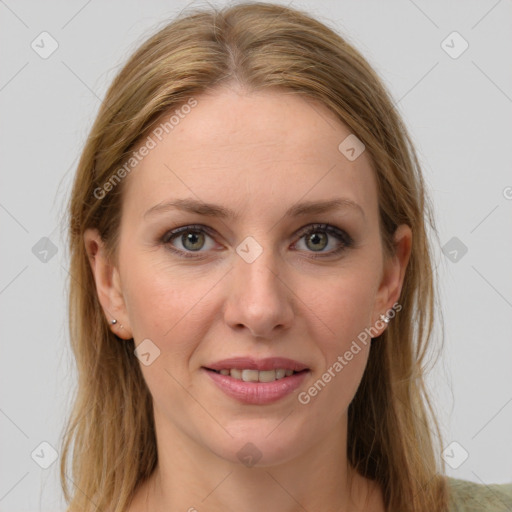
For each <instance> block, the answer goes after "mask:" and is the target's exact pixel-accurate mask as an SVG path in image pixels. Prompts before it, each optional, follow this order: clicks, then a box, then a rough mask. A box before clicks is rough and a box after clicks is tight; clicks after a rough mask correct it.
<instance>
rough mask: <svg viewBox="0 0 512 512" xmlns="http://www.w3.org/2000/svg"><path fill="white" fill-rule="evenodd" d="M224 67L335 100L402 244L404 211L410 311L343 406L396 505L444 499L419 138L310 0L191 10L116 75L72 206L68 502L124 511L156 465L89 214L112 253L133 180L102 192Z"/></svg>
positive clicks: (358, 450)
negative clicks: (99, 285)
mask: <svg viewBox="0 0 512 512" xmlns="http://www.w3.org/2000/svg"><path fill="white" fill-rule="evenodd" d="M230 81H236V82H238V83H239V84H241V85H243V86H244V88H245V89H247V90H249V91H250V90H255V91H256V90H263V89H266V88H270V87H279V88H281V89H282V90H286V91H287V92H292V91H293V92H295V93H296V94H301V95H304V96H306V97H309V98H314V99H316V100H318V101H320V102H322V103H323V104H324V105H325V106H327V107H328V108H329V109H330V110H331V111H332V112H334V113H335V115H336V116H337V117H338V118H339V120H340V121H341V122H343V123H345V125H347V126H348V127H349V128H350V130H351V132H352V133H354V134H356V135H357V137H358V138H359V139H360V140H361V141H362V142H363V143H364V144H365V146H366V150H367V151H369V153H370V155H371V157H372V161H373V164H374V168H375V174H376V178H377V182H378V194H379V211H380V225H381V236H382V240H383V242H384V246H385V248H386V250H387V251H389V252H392V251H393V244H392V236H393V233H394V230H395V228H396V227H397V226H398V225H400V224H407V225H409V226H410V227H411V229H412V232H413V241H412V243H413V246H412V253H411V257H410V260H409V264H408V266H407V270H406V274H405V278H404V283H403V288H402V292H401V296H400V304H401V306H402V309H401V311H400V313H399V314H398V315H396V316H395V318H394V319H393V321H392V322H391V323H390V324H389V326H388V328H387V329H386V330H385V331H384V333H383V334H382V335H381V336H380V337H379V339H378V340H376V342H374V343H373V344H372V347H371V350H370V355H369V360H368V364H367V368H366V370H365V373H364V376H363V378H362V381H361V384H360V386H359V389H358V391H357V393H356V395H355V397H354V399H353V401H352V402H351V404H350V406H349V411H348V414H349V421H348V453H347V455H348V458H349V462H350V463H351V464H352V466H353V467H354V468H355V469H356V470H357V471H358V472H359V473H361V474H362V475H363V476H365V477H367V478H370V479H372V480H375V481H376V482H378V483H379V484H380V486H381V488H382V490H383V493H384V499H385V503H386V509H387V510H388V511H393V512H400V511H405V510H407V511H408V512H432V511H433V510H436V511H443V510H446V509H447V503H448V501H447V500H448V496H449V495H448V487H447V485H446V479H445V478H444V476H443V475H444V473H445V467H444V463H443V461H442V459H441V457H440V456H439V454H440V452H441V435H440V429H439V425H438V422H437V420H436V417H435V413H434V411H433V408H432V405H431V402H430V400H429V397H428V394H427V390H426V387H425V383H424V374H425V367H424V362H425V358H426V355H427V349H428V348H429V347H430V345H431V340H432V339H433V336H432V333H433V327H434V325H435V324H434V316H435V315H437V313H438V311H436V309H437V308H436V303H437V298H436V297H437V293H435V291H436V290H435V288H436V285H435V281H434V268H433V254H432V252H431V246H430V242H429V239H428V233H427V229H428V228H429V227H430V229H431V231H432V233H433V234H437V231H436V228H435V224H434V218H433V214H432V207H431V205H430V201H429V199H428V195H427V191H426V189H425V186H424V181H423V177H422V173H421V169H420V165H419V162H418V158H417V156H416V153H415V150H414V147H413V144H412V141H411V139H410V137H409V135H408V133H407V130H406V128H405V126H404V124H403V123H402V121H401V119H400V115H399V114H398V112H397V110H396V108H395V105H394V102H393V100H392V99H391V97H390V95H389V93H388V92H387V91H386V89H385V88H384V86H383V85H382V83H381V81H380V79H379V78H378V76H377V74H376V73H375V72H374V71H373V69H372V68H371V67H370V65H369V64H368V63H367V61H366V60H365V59H364V58H363V57H362V55H361V54H360V53H359V52H358V51H357V50H356V49H355V48H354V47H353V46H351V45H350V44H349V43H348V42H347V41H345V40H344V39H343V38H342V37H340V36H339V35H338V34H336V33H335V32H334V31H333V30H331V29H330V28H328V27H327V26H326V25H324V24H322V23H320V22H319V21H316V20H314V19H312V18H311V17H310V16H308V15H307V14H306V13H304V12H302V11H299V10H296V9H291V8H287V7H283V6H278V5H273V4H267V3H249V4H238V5H234V6H230V7H226V8H224V9H222V10H217V9H210V10H194V11H193V12H188V13H184V14H182V15H180V16H179V17H178V18H177V19H176V20H174V21H172V22H171V23H170V24H168V25H166V26H165V27H164V28H163V29H161V30H159V31H158V33H156V34H155V35H154V36H152V37H151V38H150V39H148V40H147V41H146V42H145V43H144V44H143V45H142V46H141V47H140V48H139V49H138V50H137V51H136V52H135V53H134V54H133V55H132V56H131V58H130V59H129V60H128V62H127V64H126V65H125V66H124V67H123V68H122V70H121V71H120V72H119V74H118V76H117V77H116V78H115V80H114V82H113V83H112V85H111V87H110V89H109V90H108V92H107V94H106V97H105V99H104V101H103V103H102V105H101V108H100V110H99V113H98V116H97V118H96V121H95V123H94V125H93V127H92V130H91V133H90V135H89V137H88V139H87V142H86V144H85V147H84V150H83V153H82V156H81V159H80V161H79V164H78V168H77V172H76V177H75V182H74V187H73V191H72V197H71V200H70V205H69V212H68V213H69V247H70V261H71V266H70V275H71V279H70V297H69V320H70V339H71V345H72V349H73V353H74V356H75V359H76V365H77V373H78V385H77V390H76V394H75V396H74V407H73V410H72V412H71V415H70V418H69V420H68V422H67V424H66V426H65V431H64V434H63V444H62V454H61V467H60V470H61V474H60V477H61V483H62V487H63V491H64V496H65V499H66V501H67V502H68V504H69V508H68V511H69V512H79V511H80V512H89V511H91V512H92V511H97V510H102V511H107V510H108V511H110V510H112V511H113V512H123V511H125V510H126V508H127V506H128V505H129V503H130V500H131V499H132V497H133V495H134V493H135V490H136V489H137V487H138V486H139V485H140V484H141V483H142V482H143V481H144V480H146V479H147V478H148V477H149V476H150V475H151V473H152V472H153V470H154V469H155V467H156V464H157V448H156V438H155V428H154V420H153V409H152V399H151V395H150V393H149V390H148V388H147V386H146V383H145V381H144V378H143V376H142V373H141V371H140V368H139V364H138V361H137V359H136V357H135V356H134V354H133V350H134V344H133V340H131V341H128V342H123V343H120V342H119V339H118V338H116V336H115V335H114V334H112V332H111V331H110V329H109V327H108V325H107V322H106V319H105V317H104V314H103V311H102V309H101V307H100V303H99V301H98V297H97V294H96V288H95V284H94V280H93V276H92V272H91V269H90V266H89V263H88V260H87V256H86V252H85V247H84V241H83V235H84V231H85V230H86V229H87V228H97V229H98V230H99V232H100V234H101V236H102V238H103V240H104V241H105V243H106V244H107V247H108V248H109V250H110V252H111V254H112V257H113V258H115V253H116V244H117V235H118V228H119V221H120V215H121V201H122V190H123V183H122V182H121V183H119V185H117V186H116V187H115V188H114V189H113V190H112V191H111V192H109V193H108V194H106V195H104V197H102V198H101V199H98V198H97V194H96V195H95V190H98V187H102V186H103V185H104V184H105V183H106V182H108V181H109V179H111V178H112V176H113V174H114V172H115V171H117V170H118V169H119V168H120V166H122V164H123V163H124V162H126V160H127V159H128V158H129V157H130V155H131V153H132V152H133V150H134V148H136V147H137V144H139V143H140V142H141V138H142V136H143V134H147V133H148V131H149V130H150V129H151V128H152V127H153V126H154V125H155V122H156V121H157V120H158V119H160V118H161V116H162V115H163V114H164V113H166V112H169V111H170V109H174V108H177V107H179V106H180V105H183V104H184V103H186V102H187V101H188V100H189V99H190V98H191V97H197V96H199V95H200V94H201V93H202V92H206V91H208V90H210V89H212V88H213V87H214V86H216V85H219V84H223V83H227V82H230ZM69 457H71V461H68V458H69Z"/></svg>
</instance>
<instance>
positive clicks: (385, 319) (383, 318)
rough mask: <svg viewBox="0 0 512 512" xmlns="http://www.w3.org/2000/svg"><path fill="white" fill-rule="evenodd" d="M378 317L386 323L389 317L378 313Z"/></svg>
mask: <svg viewBox="0 0 512 512" xmlns="http://www.w3.org/2000/svg"><path fill="white" fill-rule="evenodd" d="M380 319H381V320H382V321H383V322H386V323H387V324H389V318H388V317H387V316H386V315H380Z"/></svg>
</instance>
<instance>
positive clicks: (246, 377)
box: [219, 368, 294, 382]
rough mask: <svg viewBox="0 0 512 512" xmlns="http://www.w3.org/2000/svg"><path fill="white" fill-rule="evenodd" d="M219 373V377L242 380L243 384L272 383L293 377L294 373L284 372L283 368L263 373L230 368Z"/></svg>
mask: <svg viewBox="0 0 512 512" xmlns="http://www.w3.org/2000/svg"><path fill="white" fill-rule="evenodd" d="M219 373H220V374H221V375H231V377H233V378H234V379H238V380H243V381H244V382H274V381H275V380H279V379H283V378H284V377H289V376H290V375H293V373H294V371H293V370H285V369H284V368H280V369H277V370H264V371H258V370H238V369H237V368H231V370H228V369H222V370H220V372H219Z"/></svg>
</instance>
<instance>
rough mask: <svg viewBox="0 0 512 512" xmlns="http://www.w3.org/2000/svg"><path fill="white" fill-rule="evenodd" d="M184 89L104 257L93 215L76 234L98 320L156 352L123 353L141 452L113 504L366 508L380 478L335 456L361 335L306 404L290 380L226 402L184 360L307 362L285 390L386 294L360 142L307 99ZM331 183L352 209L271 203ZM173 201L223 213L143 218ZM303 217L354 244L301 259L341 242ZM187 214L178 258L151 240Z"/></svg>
mask: <svg viewBox="0 0 512 512" xmlns="http://www.w3.org/2000/svg"><path fill="white" fill-rule="evenodd" d="M197 100H198V105H197V106H196V107H195V108H194V109H192V111H191V112H190V113H189V114H188V115H187V116H185V118H184V119H182V120H180V122H179V124H178V125H177V126H176V127H175V128H174V129H173V130H172V131H171V132H170V133H169V134H168V135H166V136H165V138H164V139H163V140H162V142H160V143H159V144H158V145H157V146H156V147H155V148H154V149H152V150H151V151H150V152H149V154H148V155H147V156H146V157H145V158H144V159H143V160H142V162H140V163H139V164H138V165H137V167H136V168H135V169H134V170H133V171H132V173H131V174H130V175H129V176H128V177H127V178H126V181H125V183H124V184H123V186H125V188H124V191H123V193H124V197H123V212H122V221H121V227H120V230H121V231H120V239H119V246H118V258H117V261H116V262H115V263H113V262H109V261H108V259H107V258H106V256H105V250H104V245H103V242H102V240H101V238H100V237H99V235H98V233H97V232H96V231H95V230H88V231H87V233H86V234H85V240H84V241H85V246H86V249H87V252H88V255H89V259H90V263H91V267H92V270H93V272H94V276H95V281H96V286H97V292H98V297H99V300H100V302H101V304H102V306H103V308H104V311H105V315H106V317H107V319H108V320H109V321H110V320H111V319H112V318H116V319H117V320H118V323H117V324H116V325H113V326H112V327H111V328H112V330H113V331H114V332H115V333H116V334H117V335H118V336H119V337H121V338H123V339H130V338H132V337H133V338H134V340H135V344H136V345H139V344H140V343H141V342H142V340H144V339H147V338H149V339H150V340H151V341H152V342H153V343H154V344H155V345H156V346H158V348H159V350H160V356H159V357H157V358H156V359H155V360H154V361H153V362H152V364H150V365H149V366H145V365H143V364H141V370H142V372H143V375H144V378H145V380H146V382H147V385H148V387H149V389H150V391H151V394H152V397H153V402H154V409H155V424H156V434H157V443H158V460H159V464H158V467H157V469H156V471H155V472H154V474H153V475H152V477H151V478H150V479H149V480H148V481H147V482H146V483H145V484H143V485H142V486H141V487H139V489H138V491H137V493H136V495H135V498H134V501H133V502H132V505H131V508H130V511H131V512H135V511H143V510H152V511H163V510H183V511H185V510H194V509H197V510H199V511H200V510H209V511H221V510H223V511H226V510H245V511H247V512H252V511H254V512H256V511H261V510H276V511H280V512H282V511H285V512H286V511H288V512H291V511H296V510H304V509H305V510H326V511H345V512H348V511H356V510H371V511H384V504H383V499H382V492H381V489H380V488H379V487H378V486H377V485H376V484H374V483H373V482H371V481H370V480H367V479H366V478H363V477H362V476H360V475H358V474H357V473H355V472H354V471H352V470H351V468H350V466H349V464H348V462H347V455H346V450H347V442H346V439H347V438H346V434H347V409H348V406H349V404H350V402H351V401H352V399H353V397H354V395H355V393H356V391H357V388H358V386H359V383H360V380H361V378H362V375H363V372H364V369H365V366H366V363H367V359H368V354H369V350H370V343H367V344H366V345H363V344H361V351H360V352H359V353H358V354H357V355H356V356H354V358H353V359H352V360H351V361H350V362H349V364H347V365H346V366H345V367H344V368H343V370H342V371H341V372H339V373H337V374H336V377H335V378H333V379H332V380H331V382H329V383H328V384H327V385H326V386H325V388H324V389H323V390H322V391H321V392H320V393H318V395H317V396H316V397H314V398H312V399H311V401H310V403H309V404H307V405H302V404H300V403H299V402H298V400H297V393H298V392H294V393H292V394H290V395H288V396H287V397H285V398H284V399H281V400H279V401H278V402H276V403H273V404H268V405H247V404H241V403H240V402H238V401H236V400H235V399H233V398H230V397H228V396H226V395H225V394H224V393H223V392H222V391H220V390H219V389H218V388H217V386H215V385H214V384H213V383H212V381H211V379H210V378H209V376H208V375H206V374H205V373H204V371H203V370H201V367H202V366H203V365H208V363H212V362H214V361H218V360H221V359H225V358H228V357H234V356H246V355H251V356H253V357H257V358H264V357H272V356H282V357H289V358H292V359H295V360H298V361H301V362H303V363H304V364H306V365H307V366H308V367H309V369H310V373H309V374H308V376H307V379H306V381H305V383H304V385H303V386H301V388H300V389H299V390H298V391H303V390H307V389H308V388H309V387H310V386H311V385H312V383H314V382H316V381H317V380H318V379H319V378H320V377H321V375H322V374H323V373H324V372H325V371H326V369H327V368H329V367H330V366H332V365H333V363H334V362H335V361H336V360H337V357H338V356H339V355H343V354H344V353H345V352H346V351H347V350H348V349H349V348H350V345H351V343H352V341H353V340H355V339H356V338H357V335H358V334H359V333H361V332H362V331H363V330H364V329H365V328H369V327H371V326H374V325H376V322H377V320H379V317H380V315H381V314H384V313H386V311H388V310H389V309H390V308H391V307H392V306H393V304H394V303H395V302H397V301H398V299H399V295H400V291H401V288H402V283H403V278H404V272H405V268H406V266H407V263H408V260H409V256H410V250H411V239H412V234H411V230H410V228H409V227H408V226H405V225H403V226H399V228H398V229H397V232H396V234H395V245H396V253H395V255H394V256H393V257H390V258H387V257H385V255H384V252H383V246H382V242H381V237H380V232H379V223H378V196H377V186H376V181H375V177H374V174H373V172H374V171H373V170H372V162H371V159H370V155H369V153H368V152H367V151H365V152H363V153H362V154H361V155H360V156H359V157H358V158H357V159H356V160H354V161H349V160H348V159H347V158H346V157H345V156H344V155H343V154H342V153H341V152H340V151H339V150H338V145H339V144H340V142H341V141H343V140H344V139H345V137H347V136H348V135H349V134H350V133H351V132H350V130H349V129H348V128H347V127H346V126H345V125H343V124H342V123H340V122H339V121H338V120H337V119H336V118H335V117H334V116H333V114H332V113H331V112H330V111H329V110H327V109H326V107H324V106H323V105H322V104H320V103H318V102H315V101H313V100H310V99H307V100H306V99H304V98H299V97H297V96H294V95H291V94H287V93H284V92H282V91H275V90H274V91H266V92H264V93H247V92H244V91H242V90H240V89H238V88H236V87H235V86H232V87H229V88H227V87H225V88H222V89H217V90H214V91H212V92H210V93H209V94H208V95H202V96H199V97H197ZM341 197H343V198H348V199H351V200H352V201H354V202H356V203H357V204H359V205H360V207H361V208H362V210H363V212H364V215H362V214H359V213H358V211H357V209H356V208H353V209H350V208H346V209H343V210H334V211H331V212H328V213H322V214H308V215H303V216H300V217H290V218H288V217H285V216H284V213H285V210H286V209H288V207H290V206H292V205H294V204H295V203H297V202H302V201H306V200H328V199H333V198H341ZM176 198H193V199H200V200H201V201H204V202H209V203H210V202H211V203H216V204H219V205H222V206H224V207H227V208H230V209H233V210H234V211H235V212H236V214H237V215H238V217H237V218H233V219H231V218H226V219H218V218H212V217H206V216H203V215H199V214H192V213H187V212H182V211H179V210H172V209H169V210H167V211H160V212H158V213H155V214H154V215H148V216H147V217H146V218H144V213H145V212H146V211H147V210H148V209H150V208H151V207H153V206H155V205H158V204H161V203H165V202H166V201H169V200H171V199H176ZM312 223H327V224H331V225H334V226H336V227H338V228H340V229H342V230H344V231H346V232H347V233H348V234H349V235H350V236H351V237H352V239H353V240H354V245H353V246H352V247H347V248H345V250H344V251H343V252H341V254H338V255H334V256H325V257H324V258H323V259H322V258H317V259H314V258H313V257H312V256H314V255H315V254H319V253H323V254H328V253H329V252H331V251H332V250H334V249H336V248H338V247H340V246H342V245H343V242H340V241H338V240H337V239H336V237H335V236H333V235H327V236H328V238H327V239H321V241H320V242H318V241H317V242H316V243H317V244H318V245H317V246H315V245H314V244H309V245H308V244H307V240H308V237H307V236H304V235H300V234H299V235H297V233H298V231H299V229H300V228H303V227H305V226H309V225H311V224H312ZM190 224H202V225H204V226H208V227H210V228H211V229H212V233H213V235H210V234H208V233H207V234H205V235H204V238H201V235H199V237H200V238H199V241H193V242H192V244H188V245H186V242H185V244H184V243H183V238H182V237H181V235H180V236H178V237H176V238H175V239H174V241H173V242H172V244H173V245H172V246H173V247H174V248H175V249H176V250H182V251H185V252H186V251H187V250H188V252H189V253H193V254H199V255H200V256H202V258H203V259H193V258H183V257H180V256H178V255H176V254H174V253H172V252H171V251H170V250H169V249H168V248H166V246H167V247H168V246H169V245H171V242H168V243H167V244H166V243H164V242H162V241H161V240H160V239H161V236H162V235H163V234H164V233H165V232H167V231H169V230H171V229H175V228H177V227H181V226H186V225H190ZM317 233H318V231H317ZM247 236H252V237H253V238H254V239H255V240H256V241H257V242H258V243H259V245H260V246H261V248H262V249H263V252H262V254H261V255H260V256H259V257H258V258H257V259H256V260H255V261H254V262H252V263H248V262H247V261H245V260H244V259H242V258H241V257H240V256H239V255H238V254H237V252H236V248H237V246H238V245H239V244H240V243H241V242H242V241H243V240H244V239H245V238H246V237H247ZM320 236H322V232H321V231H320ZM194 243H195V244H196V245H194ZM190 247H192V248H194V247H199V252H197V251H196V252H194V251H193V250H191V249H190ZM315 248H317V250H316V251H315ZM397 314H399V313H397ZM391 321H392V320H391ZM383 329H385V326H384V327H382V328H381V329H380V331H379V334H380V332H382V331H383ZM120 342H122V341H120ZM376 342H378V341H376ZM248 442H251V443H253V444H254V445H255V446H256V447H257V448H258V450H259V451H260V452H261V459H260V460H259V461H258V463H257V464H255V465H254V466H252V467H246V466H244V465H243V464H241V462H240V460H239V459H238V456H237V452H238V451H239V450H240V449H241V448H242V447H243V446H244V445H245V444H246V443H248ZM351 476H352V477H353V478H352V479H350V478H349V477H351ZM192 507H194V508H192Z"/></svg>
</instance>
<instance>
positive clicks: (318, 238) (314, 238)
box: [308, 233, 325, 249]
mask: <svg viewBox="0 0 512 512" xmlns="http://www.w3.org/2000/svg"><path fill="white" fill-rule="evenodd" d="M322 238H323V241H324V242H325V234H322V235H319V234H318V233H313V234H312V235H310V236H309V238H308V241H310V242H313V244H315V245H314V246H313V249H315V248H317V249H318V247H319V246H318V245H317V244H318V242H322ZM323 247H325V245H324V246H322V247H321V248H322V249H323Z"/></svg>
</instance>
